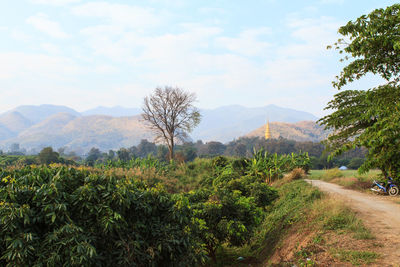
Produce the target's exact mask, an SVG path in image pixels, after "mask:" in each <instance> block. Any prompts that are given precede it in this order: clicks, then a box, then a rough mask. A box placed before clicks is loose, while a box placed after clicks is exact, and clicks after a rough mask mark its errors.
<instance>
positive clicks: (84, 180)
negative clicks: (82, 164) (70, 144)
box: [0, 167, 205, 266]
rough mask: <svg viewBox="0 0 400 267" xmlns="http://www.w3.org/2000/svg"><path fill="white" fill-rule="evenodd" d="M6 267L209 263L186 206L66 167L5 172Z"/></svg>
mask: <svg viewBox="0 0 400 267" xmlns="http://www.w3.org/2000/svg"><path fill="white" fill-rule="evenodd" d="M0 181H1V182H0V199H1V202H0V229H1V231H0V251H1V260H0V265H2V266H6V265H7V266H55V265H63V266H100V265H101V266H160V265H163V266H188V265H190V264H194V263H198V262H199V261H201V260H202V259H204V255H205V254H204V249H203V247H202V244H201V243H200V242H199V240H198V239H197V236H196V235H195V234H194V233H195V232H196V231H197V230H196V229H198V226H199V225H198V224H197V223H196V221H195V220H193V219H192V218H193V212H192V210H191V209H190V208H189V206H188V200H187V199H186V198H184V197H182V196H179V195H177V196H173V195H170V194H168V193H166V192H165V191H163V190H162V189H157V188H147V187H146V186H145V185H144V184H142V183H139V182H135V181H133V180H131V179H127V178H120V179H117V178H115V177H113V176H105V175H97V174H94V173H90V172H88V171H85V170H77V169H72V168H66V167H56V168H54V167H40V168H32V167H25V168H22V169H18V170H14V171H5V170H0Z"/></svg>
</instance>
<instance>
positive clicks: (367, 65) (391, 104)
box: [320, 4, 400, 177]
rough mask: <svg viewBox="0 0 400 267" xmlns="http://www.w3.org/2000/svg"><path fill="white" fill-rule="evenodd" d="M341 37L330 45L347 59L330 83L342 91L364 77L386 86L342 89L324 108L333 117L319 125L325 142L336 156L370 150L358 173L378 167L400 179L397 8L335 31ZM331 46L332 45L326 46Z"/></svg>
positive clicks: (399, 24)
mask: <svg viewBox="0 0 400 267" xmlns="http://www.w3.org/2000/svg"><path fill="white" fill-rule="evenodd" d="M339 33H340V34H341V35H342V36H343V38H341V39H339V40H338V42H337V43H335V44H334V48H336V49H338V50H339V52H340V53H341V54H344V55H345V56H344V58H342V59H341V61H350V62H349V64H348V65H347V66H345V67H344V68H343V70H342V71H341V73H340V74H339V75H338V76H337V77H336V80H335V81H334V82H333V85H334V87H336V88H337V89H339V90H340V89H343V87H344V86H346V85H347V84H349V83H352V82H353V81H355V80H358V79H360V78H362V77H364V76H365V75H367V74H374V75H379V76H380V77H381V78H383V79H384V80H385V83H384V84H382V85H380V86H378V87H376V88H371V89H368V90H344V91H341V92H340V93H338V94H336V95H335V97H334V99H333V100H332V101H330V102H329V103H328V106H327V107H326V109H328V110H333V113H332V114H330V115H328V116H325V117H323V118H322V119H321V120H320V123H321V124H323V125H325V128H326V129H328V130H331V131H332V134H331V135H330V136H329V137H328V139H327V140H326V144H327V145H328V146H329V148H331V150H333V151H334V154H340V153H342V152H344V151H346V150H350V149H352V148H355V147H361V146H364V147H366V148H367V149H368V154H367V160H366V161H365V162H364V164H363V165H362V166H361V167H360V171H361V172H363V171H364V172H365V171H367V170H369V169H371V168H380V169H381V170H382V171H383V173H384V174H385V175H388V174H390V175H392V176H395V177H396V176H397V177H399V175H400V162H399V160H398V159H399V158H400V125H399V121H400V87H399V81H400V75H399V74H400V54H399V52H400V4H395V5H392V6H390V7H387V8H385V9H376V10H374V11H372V12H371V13H370V14H368V15H363V16H361V17H359V18H358V19H356V20H355V21H350V22H348V23H347V25H345V26H343V27H341V28H340V29H339ZM328 48H330V47H328Z"/></svg>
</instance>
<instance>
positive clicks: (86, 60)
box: [0, 0, 396, 116]
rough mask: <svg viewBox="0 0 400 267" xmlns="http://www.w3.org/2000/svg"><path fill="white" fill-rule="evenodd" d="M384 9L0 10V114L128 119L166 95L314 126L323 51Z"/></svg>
mask: <svg viewBox="0 0 400 267" xmlns="http://www.w3.org/2000/svg"><path fill="white" fill-rule="evenodd" d="M395 2H396V1H385V0H376V1H375V0H304V1H295V0H291V1H289V0H279V1H278V0H246V1H244V0H196V1H195V0H148V1H144V0H140V1H139V0H138V1H83V0H82V1H81V0H25V1H24V0H13V1H5V0H3V1H1V2H0V34H1V42H0V93H1V94H0V112H3V111H6V110H8V109H10V108H14V107H16V106H18V105H24V104H35V105H36V104H59V105H67V106H70V107H72V108H74V109H76V110H78V111H83V110H86V109H89V108H92V107H95V106H99V105H104V106H114V105H121V106H126V107H140V106H141V105H142V100H143V97H144V96H145V95H148V94H149V93H151V91H152V90H153V89H154V88H155V87H157V86H164V85H172V86H179V87H181V88H184V89H186V90H188V91H192V92H196V94H197V96H198V99H199V102H198V103H197V105H198V106H199V107H201V108H214V107H217V106H222V105H230V104H240V105H244V106H249V107H255V106H264V105H267V104H276V105H279V106H283V107H291V108H295V109H299V110H304V111H309V112H312V113H314V114H315V115H317V116H318V115H321V114H325V113H324V112H323V111H322V109H323V107H324V106H325V105H326V103H327V101H329V100H330V99H331V97H332V95H333V94H334V93H335V92H336V90H335V89H333V88H332V86H331V81H332V80H333V79H334V76H335V75H337V74H338V73H339V71H340V68H341V66H340V64H339V58H340V56H339V55H338V53H337V52H336V51H333V50H326V46H327V45H328V44H332V43H333V42H334V41H335V40H336V39H337V37H338V36H337V34H336V33H337V29H338V27H339V26H341V25H344V24H345V23H346V22H347V21H349V20H353V19H355V18H357V17H358V16H360V15H362V14H366V13H369V12H370V11H372V10H373V9H375V8H381V7H386V6H388V5H391V4H394V3H395ZM376 83H377V80H376V79H374V78H373V77H370V78H369V79H367V80H364V81H363V82H361V83H360V84H357V85H354V86H355V87H357V86H359V87H360V88H367V87H371V86H374V85H376Z"/></svg>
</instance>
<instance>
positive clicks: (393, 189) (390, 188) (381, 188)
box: [371, 176, 399, 196]
mask: <svg viewBox="0 0 400 267" xmlns="http://www.w3.org/2000/svg"><path fill="white" fill-rule="evenodd" d="M371 190H372V191H374V192H378V193H383V194H388V195H389V196H397V195H398V194H399V186H398V185H397V184H396V182H395V181H394V180H393V178H392V177H390V176H389V177H388V180H387V182H386V183H385V182H379V181H376V180H374V182H373V184H372V187H371Z"/></svg>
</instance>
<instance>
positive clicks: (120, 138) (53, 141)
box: [0, 105, 323, 153]
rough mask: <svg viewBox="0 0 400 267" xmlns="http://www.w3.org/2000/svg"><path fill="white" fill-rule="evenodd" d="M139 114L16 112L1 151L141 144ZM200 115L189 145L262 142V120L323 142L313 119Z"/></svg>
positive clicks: (1, 131)
mask: <svg viewBox="0 0 400 267" xmlns="http://www.w3.org/2000/svg"><path fill="white" fill-rule="evenodd" d="M140 112H141V110H140V109H139V108H124V107H120V106H116V107H97V108H94V109H91V110H87V111H84V112H77V111H75V110H74V109H71V108H69V107H66V106H56V105H40V106H33V105H26V106H19V107H17V108H15V109H12V110H9V111H7V112H5V113H3V114H0V147H1V148H3V149H5V150H7V149H8V148H9V147H10V145H11V144H12V143H19V144H20V146H21V147H22V148H25V149H41V148H43V147H45V146H52V147H54V148H58V147H67V148H68V150H74V151H78V152H82V153H84V152H86V151H88V150H89V149H90V148H91V147H98V148H99V149H101V150H103V151H106V150H108V149H118V148H120V147H129V146H132V145H137V144H138V143H139V142H140V140H141V139H148V140H152V139H153V134H152V132H151V131H149V129H148V128H146V126H145V125H144V123H143V122H142V121H141V116H140ZM200 113H201V115H202V120H201V122H200V124H199V125H198V126H197V127H196V128H195V130H194V131H193V132H192V133H191V138H192V140H194V141H196V140H203V141H205V142H207V141H220V142H223V143H225V142H228V141H231V140H233V139H235V138H239V137H241V136H256V135H260V136H262V135H263V134H260V133H261V132H262V131H263V130H262V129H263V127H265V126H262V125H264V124H265V123H266V121H267V120H270V121H273V123H271V129H272V131H273V132H274V128H276V129H278V128H279V129H280V134H279V135H280V136H283V137H287V138H290V139H295V140H310V141H319V140H321V139H322V138H323V137H322V136H323V131H322V130H321V129H320V128H318V127H317V126H315V123H314V122H315V121H316V120H317V117H315V116H314V115H312V114H310V113H307V112H303V111H297V110H294V109H288V108H282V107H278V106H275V105H268V106H265V107H259V108H247V107H243V106H239V105H232V106H224V107H219V108H216V109H203V110H200ZM301 121H309V122H303V123H300V122H301ZM278 122H279V123H278ZM293 123H295V124H293ZM278 125H280V126H279V127H278ZM291 125H292V126H291ZM313 125H314V126H315V127H314V126H313ZM260 126H261V127H260ZM257 128H259V129H257ZM254 129H257V130H254ZM285 129H286V130H285ZM289 129H291V130H290V131H289ZM321 131H322V132H321ZM259 132H260V133H259ZM277 132H278V130H277ZM285 132H286V135H285ZM289 132H290V134H289ZM273 136H274V133H273Z"/></svg>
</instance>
